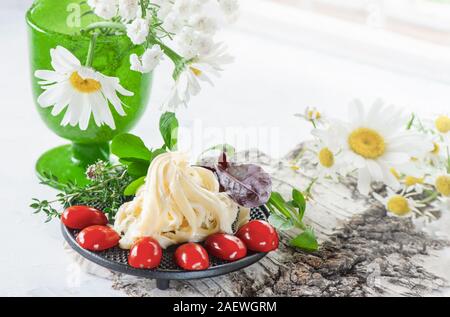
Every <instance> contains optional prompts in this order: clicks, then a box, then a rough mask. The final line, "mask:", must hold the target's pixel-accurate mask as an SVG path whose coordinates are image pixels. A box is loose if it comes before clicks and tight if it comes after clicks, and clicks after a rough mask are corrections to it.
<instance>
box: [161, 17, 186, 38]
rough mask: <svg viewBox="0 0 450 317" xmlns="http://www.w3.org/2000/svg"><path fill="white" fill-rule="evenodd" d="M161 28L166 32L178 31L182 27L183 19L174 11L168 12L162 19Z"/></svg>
mask: <svg viewBox="0 0 450 317" xmlns="http://www.w3.org/2000/svg"><path fill="white" fill-rule="evenodd" d="M162 26H163V28H164V29H165V30H166V31H167V32H171V33H178V32H180V30H181V29H182V28H183V20H182V19H180V18H179V16H178V14H177V13H176V12H170V13H169V14H168V15H167V16H166V17H165V19H164V22H163V25H162Z"/></svg>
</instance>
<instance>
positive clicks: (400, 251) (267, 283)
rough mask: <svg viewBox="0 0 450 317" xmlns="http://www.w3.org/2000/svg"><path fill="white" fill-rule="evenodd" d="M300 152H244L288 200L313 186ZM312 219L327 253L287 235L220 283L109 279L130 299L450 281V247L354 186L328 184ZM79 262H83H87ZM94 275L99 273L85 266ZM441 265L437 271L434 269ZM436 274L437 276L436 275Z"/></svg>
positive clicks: (411, 288) (404, 289) (419, 286)
mask: <svg viewBox="0 0 450 317" xmlns="http://www.w3.org/2000/svg"><path fill="white" fill-rule="evenodd" d="M300 150H301V146H299V147H298V148H296V149H295V150H294V151H293V152H291V153H289V154H288V155H287V156H286V157H285V159H284V160H282V161H281V162H275V161H273V160H271V159H270V158H269V157H267V156H266V155H264V154H263V153H259V152H258V151H250V152H246V153H240V156H241V157H240V159H239V161H242V160H243V159H246V160H248V161H252V162H258V163H259V164H261V165H263V166H264V168H265V169H267V170H268V171H269V172H270V173H271V174H272V175H273V177H274V185H275V189H276V190H277V191H280V192H281V193H283V194H287V195H288V194H289V193H290V191H291V190H292V187H293V186H294V187H297V188H300V189H304V188H306V187H307V186H308V184H309V182H310V181H311V177H310V176H309V175H312V172H311V169H312V167H311V166H310V165H309V160H308V158H305V159H304V160H303V161H302V162H301V163H300V166H301V169H300V170H298V171H294V170H292V169H291V168H290V166H289V161H290V159H291V158H292V157H295V156H296V154H297V153H298V152H299V151H300ZM313 194H314V196H313V198H314V201H313V202H311V203H310V204H309V206H308V210H307V213H306V217H305V221H306V223H308V224H309V225H311V226H313V227H314V228H315V231H316V234H317V236H318V238H319V240H320V242H321V243H322V246H321V249H320V251H318V252H316V253H312V254H311V253H305V252H302V251H299V250H294V249H292V248H290V247H288V246H287V244H286V243H287V241H288V239H289V238H290V237H293V236H295V234H296V232H287V233H283V234H282V235H283V236H282V239H281V241H282V244H281V246H280V249H279V250H278V251H276V252H273V253H271V254H270V255H269V256H267V257H266V258H265V259H263V260H262V261H260V262H259V263H257V264H254V265H252V266H250V267H248V268H246V269H244V270H241V271H239V272H235V273H232V274H229V275H226V276H221V277H217V278H207V279H201V280H193V281H183V282H179V281H172V283H171V289H170V290H168V291H160V290H158V289H156V284H155V282H154V281H151V280H143V279H138V278H135V277H130V276H124V275H120V274H110V276H109V278H111V280H112V287H113V288H114V289H116V290H120V291H122V292H124V293H125V294H127V295H129V296H215V297H219V296H427V295H430V294H440V293H438V292H440V291H441V290H442V289H445V288H446V287H448V285H449V283H448V281H447V280H446V279H445V277H444V273H443V272H442V271H445V270H441V271H439V270H437V269H436V266H437V267H440V266H442V265H444V263H443V261H444V260H445V259H444V258H443V254H446V253H445V252H444V253H443V251H448V248H449V246H450V245H449V242H448V241H435V240H432V239H431V238H430V237H427V236H426V235H424V234H422V233H419V232H417V231H416V230H415V228H414V227H413V225H412V223H411V221H410V220H408V219H399V218H394V217H390V216H387V215H386V212H385V210H384V208H383V207H382V206H380V205H379V204H378V203H377V202H376V201H375V200H373V199H370V198H367V197H362V196H361V195H359V194H358V193H357V191H356V189H355V184H354V182H353V181H352V180H350V181H348V182H346V183H340V184H334V183H328V182H326V181H321V182H319V183H318V184H317V186H315V187H314V192H313ZM78 261H81V262H84V261H83V260H81V259H78ZM83 265H84V267H85V268H86V269H88V270H90V271H91V272H93V274H99V271H98V268H94V266H93V265H91V264H86V263H84V264H83ZM433 267H434V269H433ZM433 272H434V273H433Z"/></svg>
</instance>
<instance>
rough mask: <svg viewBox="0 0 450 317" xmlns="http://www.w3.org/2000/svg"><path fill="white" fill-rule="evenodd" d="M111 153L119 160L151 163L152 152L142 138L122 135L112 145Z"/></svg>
mask: <svg viewBox="0 0 450 317" xmlns="http://www.w3.org/2000/svg"><path fill="white" fill-rule="evenodd" d="M111 152H112V153H113V154H114V155H116V156H117V157H119V158H127V159H132V158H134V159H140V160H144V161H150V158H151V155H152V153H151V151H150V150H149V149H148V148H147V147H146V146H145V144H144V142H143V141H142V140H141V138H139V137H137V136H135V135H133V134H128V133H126V134H120V135H118V136H116V137H115V138H114V139H113V140H112V143H111Z"/></svg>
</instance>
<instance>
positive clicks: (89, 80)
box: [35, 46, 134, 130]
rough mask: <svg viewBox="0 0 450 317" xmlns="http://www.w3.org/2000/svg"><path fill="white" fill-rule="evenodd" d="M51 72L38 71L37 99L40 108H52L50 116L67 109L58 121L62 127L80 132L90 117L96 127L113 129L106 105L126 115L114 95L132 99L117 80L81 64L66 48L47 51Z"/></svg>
mask: <svg viewBox="0 0 450 317" xmlns="http://www.w3.org/2000/svg"><path fill="white" fill-rule="evenodd" d="M50 55H51V58H52V66H53V69H54V70H38V71H36V73H35V76H36V77H37V78H40V79H41V81H40V82H39V84H40V85H41V87H42V89H43V90H44V92H43V93H42V94H41V95H40V96H39V98H38V100H37V101H38V104H39V105H40V106H41V107H43V108H48V107H52V108H53V109H52V111H51V114H52V115H53V116H58V115H60V114H61V113H62V112H63V111H64V109H66V108H67V110H66V111H65V113H64V116H63V118H62V121H61V125H62V126H66V125H68V124H70V125H71V126H73V127H75V126H77V125H79V127H80V129H81V130H86V129H87V128H88V126H89V121H90V118H91V114H92V115H93V118H94V122H95V124H96V125H97V126H102V125H104V124H106V125H108V126H109V127H110V128H111V129H115V128H116V124H115V122H114V117H113V115H112V112H111V109H110V107H109V103H111V105H112V106H113V107H114V109H115V110H116V112H117V113H118V114H119V115H120V116H126V113H125V111H124V109H123V107H122V101H121V100H120V99H119V97H118V96H117V93H120V94H121V95H123V96H133V95H134V94H133V93H132V92H131V91H128V90H126V89H125V88H123V87H122V86H121V85H120V81H119V79H118V78H116V77H109V76H106V75H103V74H101V73H99V72H97V71H95V70H94V69H92V68H89V67H85V66H82V65H81V63H80V61H79V60H78V59H77V58H76V57H75V56H74V55H73V54H72V53H71V52H69V51H68V50H67V49H65V48H64V47H62V46H58V47H56V48H55V49H52V50H50Z"/></svg>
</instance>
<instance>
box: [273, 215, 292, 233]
mask: <svg viewBox="0 0 450 317" xmlns="http://www.w3.org/2000/svg"><path fill="white" fill-rule="evenodd" d="M268 220H269V222H270V224H272V226H274V227H275V228H276V229H278V230H291V229H292V228H294V224H293V223H292V221H291V220H290V219H286V218H284V217H282V216H280V215H277V214H271V215H270V216H269V219H268Z"/></svg>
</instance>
